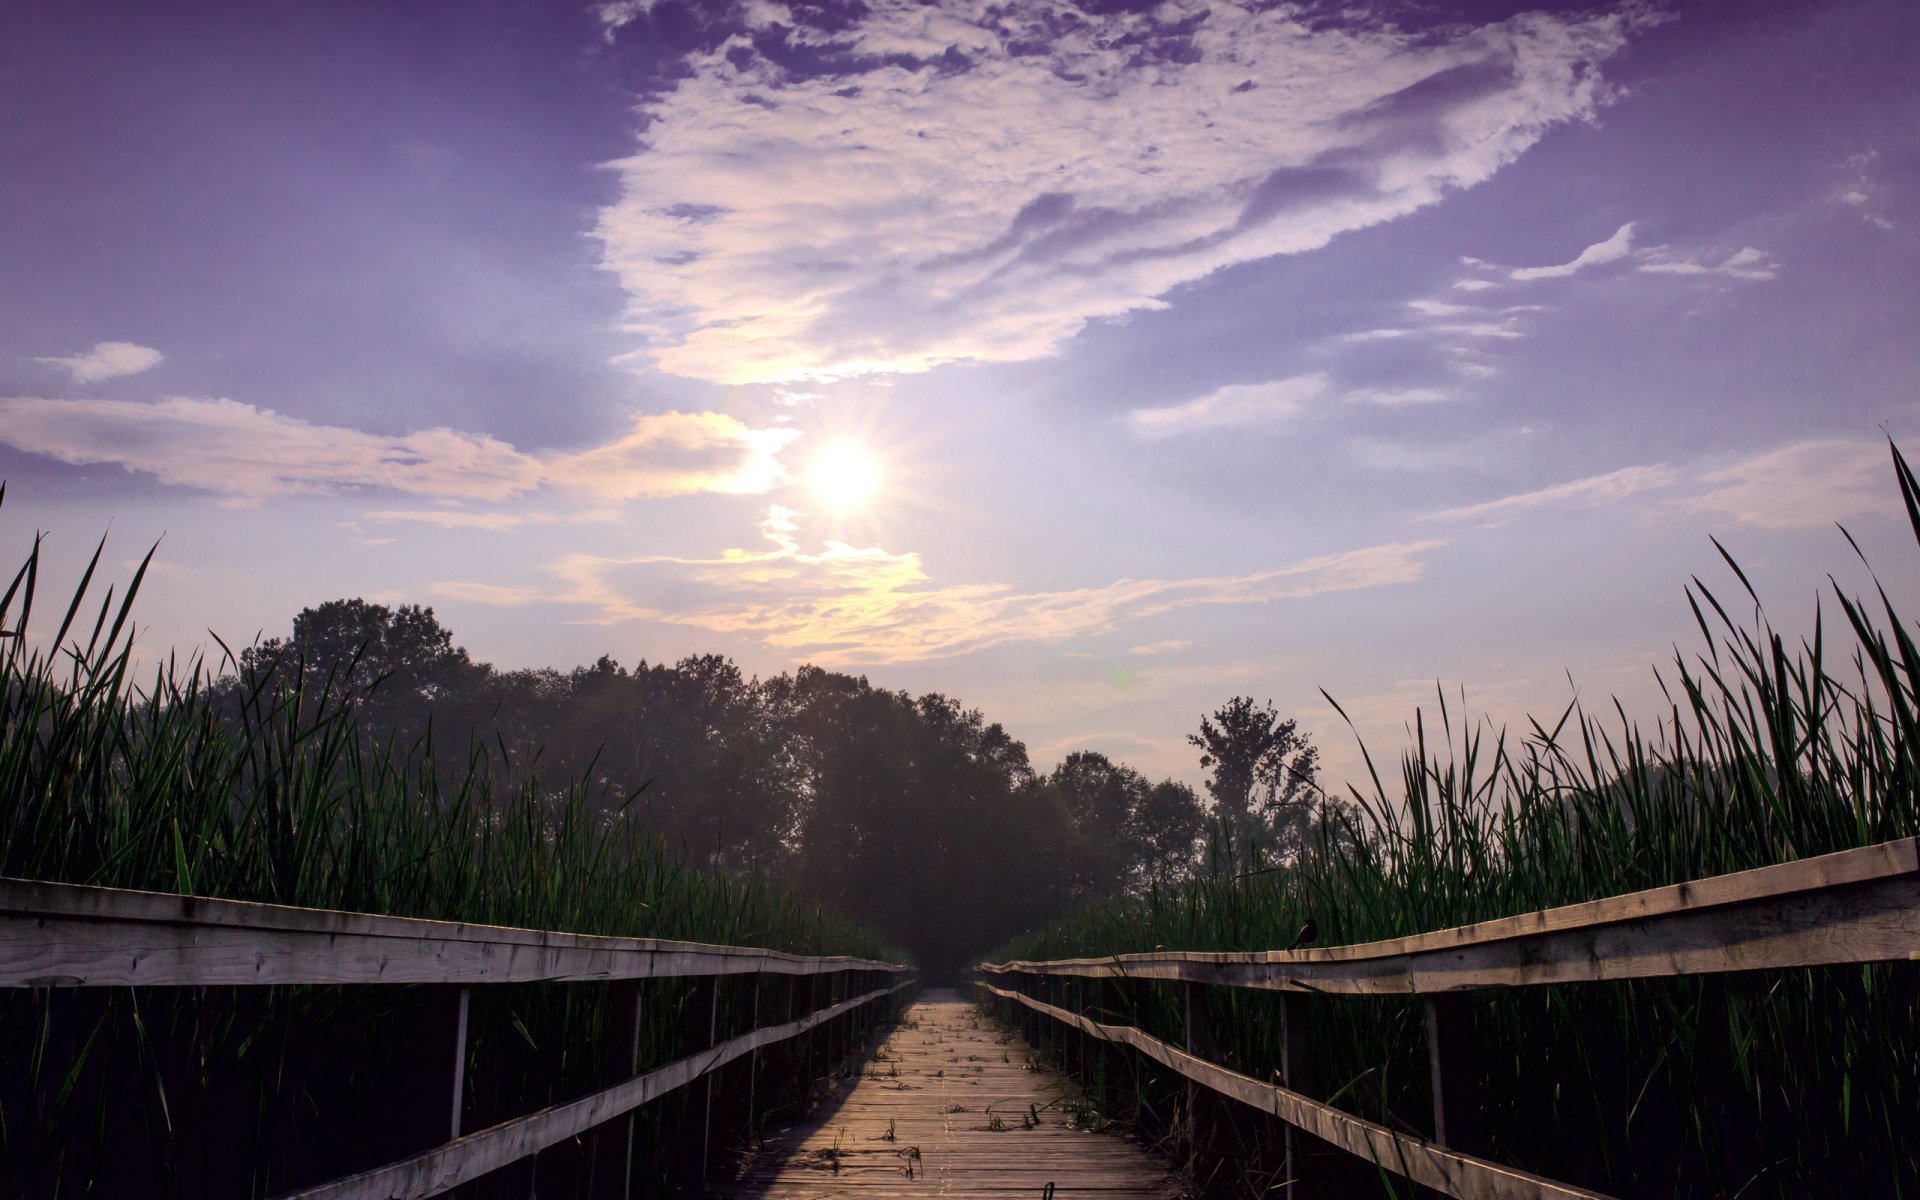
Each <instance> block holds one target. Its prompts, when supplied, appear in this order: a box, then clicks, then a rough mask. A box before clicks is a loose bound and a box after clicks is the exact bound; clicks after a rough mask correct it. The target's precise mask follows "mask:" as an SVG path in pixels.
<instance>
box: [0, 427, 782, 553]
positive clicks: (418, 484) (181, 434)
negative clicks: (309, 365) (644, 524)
mask: <svg viewBox="0 0 1920 1200" xmlns="http://www.w3.org/2000/svg"><path fill="white" fill-rule="evenodd" d="M799 436H800V435H799V433H798V432H797V431H795V430H791V429H754V428H751V427H749V426H747V425H745V424H742V423H741V422H740V421H738V420H736V419H734V418H733V417H730V416H727V415H725V414H723V413H679V412H671V413H660V414H651V415H647V416H641V417H637V418H635V419H634V422H633V424H632V426H631V427H630V428H629V430H628V432H627V433H626V434H624V435H622V436H621V437H619V438H617V439H615V440H614V441H612V442H609V443H607V444H606V445H603V446H596V447H592V448H590V449H587V450H583V451H579V452H575V453H551V454H527V453H523V452H522V451H520V450H517V449H515V448H514V447H513V446H512V445H510V444H508V443H506V442H503V441H501V440H499V439H498V438H494V437H490V436H488V435H486V434H474V433H462V432H459V431H457V430H452V429H444V428H442V429H427V430H421V431H419V432H416V433H409V434H404V435H400V436H387V435H381V434H372V433H366V432H363V431H361V430H357V429H348V428H345V427H343V426H338V425H315V424H311V423H309V422H306V421H302V420H300V419H298V418H296V417H289V416H284V415H282V414H280V413H276V412H274V411H272V410H271V409H263V408H256V407H254V406H253V405H251V404H241V403H238V402H236V401H233V400H205V399H190V398H179V397H176V398H172V399H167V400H161V401H157V402H153V403H143V402H135V401H119V400H49V399H41V398H35V397H6V398H0V442H4V443H5V444H7V445H9V446H12V447H14V448H15V449H18V450H24V451H27V452H28V453H30V454H39V455H43V456H45V457H48V458H53V459H57V460H59V461H61V462H65V463H74V464H93V463H110V464H114V465H118V466H120V467H123V468H125V469H126V470H128V471H136V472H141V473H145V474H149V475H152V476H153V477H155V478H156V479H158V480H160V481H161V482H163V483H170V484H178V485H180V486H183V487H192V488H198V489H200V490H202V491H206V492H212V493H214V494H216V495H220V496H225V497H228V498H230V499H237V500H243V501H244V500H258V499H262V498H265V497H271V496H292V495H317V494H325V493H330V492H340V491H349V490H355V489H376V490H384V491H393V492H404V493H409V494H413V495H419V496H433V497H439V498H445V499H457V500H483V501H498V500H504V499H506V498H508V497H511V496H516V495H520V494H522V493H525V492H529V491H532V490H534V489H536V488H540V487H549V486H550V487H555V488H559V489H563V490H566V491H570V492H573V493H576V494H584V495H586V496H589V497H592V498H595V499H599V500H603V501H606V500H616V501H617V500H628V499H635V498H638V497H651V496H673V495H684V494H688V493H692V492H732V493H753V492H764V491H767V490H768V489H770V488H771V487H773V486H774V485H776V484H778V483H779V482H781V481H782V479H783V478H784V475H785V472H784V469H783V468H782V467H781V465H780V461H779V458H778V457H777V456H778V454H779V452H780V451H781V450H782V449H783V448H784V447H786V446H787V445H788V444H789V443H790V442H791V441H793V439H795V438H797V437H799ZM469 523H470V522H469Z"/></svg>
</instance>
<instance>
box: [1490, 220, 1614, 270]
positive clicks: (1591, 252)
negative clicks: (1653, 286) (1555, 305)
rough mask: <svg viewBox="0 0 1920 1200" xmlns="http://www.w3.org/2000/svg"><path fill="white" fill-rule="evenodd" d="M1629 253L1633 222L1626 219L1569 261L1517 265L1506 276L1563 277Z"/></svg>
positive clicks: (1612, 260)
mask: <svg viewBox="0 0 1920 1200" xmlns="http://www.w3.org/2000/svg"><path fill="white" fill-rule="evenodd" d="M1631 253H1633V222H1632V221H1628V222H1627V223H1626V224H1625V225H1622V226H1621V227H1620V228H1618V229H1616V230H1614V233H1613V236H1612V237H1610V238H1608V239H1607V240H1606V241H1604V242H1595V243H1594V244H1593V245H1591V246H1588V247H1587V248H1586V249H1585V250H1582V251H1581V252H1580V253H1579V254H1578V255H1576V256H1575V257H1574V258H1573V260H1572V261H1571V262H1563V263H1560V264H1558V265H1557V266H1551V267H1517V268H1515V269H1514V270H1513V271H1511V272H1509V274H1508V278H1510V279H1514V280H1518V281H1519V282H1522V283H1525V282H1526V281H1528V280H1532V279H1564V278H1566V277H1567V276H1569V275H1573V274H1576V273H1578V272H1580V271H1583V270H1585V269H1586V268H1588V267H1597V266H1600V265H1601V264H1603V263H1610V262H1618V261H1620V260H1621V259H1623V258H1625V257H1627V256H1628V255H1629V254H1631Z"/></svg>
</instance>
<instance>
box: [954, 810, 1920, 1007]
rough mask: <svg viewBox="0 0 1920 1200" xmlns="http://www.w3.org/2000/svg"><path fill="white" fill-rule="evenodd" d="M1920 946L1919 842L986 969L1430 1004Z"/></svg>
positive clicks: (1845, 959)
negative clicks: (1469, 907)
mask: <svg viewBox="0 0 1920 1200" xmlns="http://www.w3.org/2000/svg"><path fill="white" fill-rule="evenodd" d="M1917 946H1920V839H1916V838H1903V839H1900V840H1898V841H1893V842H1884V843H1881V844H1880V845H1877V846H1867V847H1863V848H1861V849H1858V850H1845V851H1841V852H1839V853H1837V854H1828V855H1822V856H1820V857H1818V858H1809V859H1803V860H1801V861H1799V862H1792V863H1783V864H1781V865H1779V866H1773V867H1762V868H1759V869H1757V870H1753V871H1741V872H1737V873H1735V874H1731V875H1722V876H1716V877H1714V878H1712V879H1704V880H1700V881H1698V882H1695V883H1683V884H1675V885H1673V886H1671V887H1663V888H1653V889H1650V890H1648V891H1644V892H1634V893H1631V894H1629V895H1625V896H1613V897H1609V898H1607V899H1604V900H1595V901H1590V902H1588V903H1584V904H1573V905H1568V906H1566V907H1563V908H1555V909H1546V910H1542V911H1540V912H1535V913H1526V914H1522V915H1520V916H1516V917H1507V918H1503V919H1501V920H1497V921H1483V922H1480V923H1479V924H1475V925H1463V926H1459V927H1458V928H1455V929H1444V930H1439V931H1436V932H1433V933H1426V934H1420V935H1418V936H1414V937H1405V938H1390V939H1387V940H1384V941H1377V942H1367V943H1363V944H1360V945H1355V946H1333V947H1326V948H1317V949H1307V950H1296V951H1292V952H1287V951H1265V952H1255V953H1200V952H1193V953H1166V952H1154V953H1149V954H1121V955H1115V956H1112V957H1109V958H1077V959H1059V960H1055V961H1052V962H1040V963H1033V962H1015V963H1004V964H989V965H985V966H983V967H982V968H981V969H982V970H983V971H986V972H988V973H989V974H1002V973H1008V972H1024V973H1029V974H1036V975H1078V976H1095V977H1098V976H1115V975H1118V976H1123V977H1126V978H1132V979H1166V980H1184V981H1188V982H1204V983H1213V984H1220V985H1224V986H1229V987H1251V988H1263V989H1271V990H1279V991H1318V992H1332V993H1341V994H1381V993H1433V992H1448V991H1463V990H1470V989H1473V988H1484V987H1526V986H1535V985H1540V984H1551V983H1580V982H1594V981H1599V980H1609V979H1645V978H1659V977H1672V976H1680V975H1702V974H1713V973H1716V972H1722V971H1747V970H1756V969H1764V968H1784V967H1810V966H1826V965H1832V964H1838V963H1866V962H1889V961H1898V960H1903V959H1907V958H1909V957H1911V956H1912V955H1913V954H1914V953H1916V947H1917Z"/></svg>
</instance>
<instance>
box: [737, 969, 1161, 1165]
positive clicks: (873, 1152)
mask: <svg viewBox="0 0 1920 1200" xmlns="http://www.w3.org/2000/svg"><path fill="white" fill-rule="evenodd" d="M1032 1053H1033V1052H1032V1050H1031V1049H1030V1048H1029V1047H1028V1046H1027V1045H1026V1043H1024V1042H1022V1041H1020V1040H1018V1039H1017V1038H1011V1037H1009V1036H1008V1035H1007V1034H1005V1033H1002V1032H1001V1031H1000V1030H998V1029H996V1028H995V1027H994V1026H993V1025H991V1024H990V1023H989V1022H988V1021H987V1020H986V1019H985V1018H984V1017H982V1016H981V1015H980V1013H979V1011H978V1010H977V1009H975V1008H974V1007H973V1006H972V1005H971V1004H969V1003H967V1002H966V1001H964V1000H962V999H961V998H960V997H959V996H958V995H957V994H956V993H954V992H951V991H933V990H930V991H928V992H926V993H925V994H923V996H922V997H921V998H920V999H919V1000H918V1001H917V1002H915V1003H914V1005H913V1006H912V1007H911V1008H910V1009H909V1010H908V1011H907V1015H906V1018H905V1020H903V1021H902V1023H901V1024H900V1026H899V1027H898V1028H897V1029H895V1030H894V1031H893V1034H892V1035H891V1036H890V1037H888V1039H887V1041H886V1043H885V1044H884V1045H883V1046H881V1048H880V1051H879V1053H878V1054H877V1055H876V1057H875V1058H874V1059H873V1060H872V1061H871V1062H869V1063H868V1064H867V1067H866V1071H865V1073H864V1074H863V1075H862V1077H861V1078H860V1080H859V1082H858V1083H857V1084H856V1085H855V1086H854V1088H853V1090H852V1091H851V1092H849V1093H848V1094H847V1096H846V1097H845V1099H843V1100H842V1101H841V1102H840V1103H839V1104H838V1105H835V1106H833V1107H832V1108H831V1109H830V1110H828V1111H827V1112H825V1113H824V1114H822V1115H818V1116H816V1117H815V1118H814V1119H813V1120H812V1121H811V1122H810V1123H808V1124H806V1125H802V1126H799V1127H797V1128H794V1129H791V1130H786V1131H783V1132H780V1133H777V1134H774V1133H770V1134H769V1135H768V1136H767V1142H766V1146H765V1148H764V1149H763V1150H762V1151H761V1153H760V1155H759V1156H758V1157H757V1158H756V1159H755V1160H754V1161H753V1163H752V1164H751V1165H750V1166H749V1167H748V1169H747V1171H746V1173H745V1174H744V1176H743V1177H742V1178H741V1179H739V1180H738V1181H736V1182H734V1183H731V1184H723V1185H720V1186H718V1187H715V1188H713V1189H712V1191H713V1193H714V1194H716V1195H719V1196H724V1197H727V1198H728V1200H749V1198H753V1200H825V1198H827V1197H847V1198H848V1200H888V1198H899V1200H907V1198H909V1197H913V1198H920V1197H952V1198H955V1200H960V1198H966V1197H1015V1196H1024V1197H1035V1198H1037V1197H1040V1196H1042V1195H1043V1194H1045V1193H1046V1190H1047V1187H1048V1185H1049V1184H1051V1185H1053V1195H1054V1196H1055V1197H1057V1198H1058V1200H1069V1198H1075V1200H1106V1198H1109V1197H1110V1198H1112V1200H1173V1198H1175V1197H1178V1196H1180V1195H1181V1194H1182V1193H1181V1189H1180V1186H1179V1181H1178V1180H1177V1179H1176V1178H1174V1177H1173V1176H1172V1175H1171V1174H1169V1172H1168V1170H1167V1168H1166V1167H1165V1165H1164V1164H1162V1163H1161V1162H1159V1161H1158V1160H1156V1159H1155V1158H1153V1157H1152V1156H1151V1155H1149V1154H1147V1153H1146V1152H1145V1151H1144V1150H1142V1149H1140V1148H1139V1147H1137V1146H1135V1145H1132V1144H1131V1143H1129V1142H1126V1141H1123V1140H1122V1139H1120V1138H1118V1137H1115V1136H1113V1135H1112V1134H1110V1133H1093V1132H1086V1131H1083V1130H1082V1129H1080V1128H1076V1124H1075V1111H1074V1109H1073V1108H1072V1107H1070V1105H1071V1104H1072V1102H1073V1101H1074V1100H1075V1099H1076V1098H1077V1097H1078V1095H1079V1091H1078V1089H1077V1088H1076V1087H1075V1086H1074V1084H1073V1083H1072V1082H1071V1081H1070V1080H1068V1079H1066V1078H1065V1077H1064V1076H1062V1075H1060V1074H1058V1073H1057V1072H1055V1071H1052V1070H1050V1069H1046V1068H1039V1067H1037V1065H1035V1064H1031V1058H1032ZM1036 1115H1037V1116H1038V1122H1039V1123H1038V1124H1037V1125H1036V1124H1034V1119H1035V1116H1036Z"/></svg>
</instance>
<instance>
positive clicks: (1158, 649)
mask: <svg viewBox="0 0 1920 1200" xmlns="http://www.w3.org/2000/svg"><path fill="white" fill-rule="evenodd" d="M1191 645H1193V643H1192V642H1190V641H1184V640H1174V641H1166V642H1148V643H1146V644H1145V645H1143V646H1128V647H1127V653H1128V654H1139V655H1145V656H1152V655H1156V654H1173V653H1176V652H1177V651H1181V650H1185V649H1186V648H1187V647H1189V646H1191Z"/></svg>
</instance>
